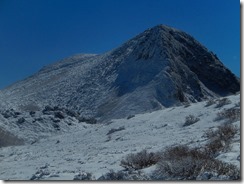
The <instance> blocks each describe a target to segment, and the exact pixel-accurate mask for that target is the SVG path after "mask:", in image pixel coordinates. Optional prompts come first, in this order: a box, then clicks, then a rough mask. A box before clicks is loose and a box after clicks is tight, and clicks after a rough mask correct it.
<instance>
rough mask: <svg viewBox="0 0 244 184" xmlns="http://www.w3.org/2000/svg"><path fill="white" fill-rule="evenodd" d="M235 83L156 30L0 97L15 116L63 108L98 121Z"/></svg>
mask: <svg viewBox="0 0 244 184" xmlns="http://www.w3.org/2000/svg"><path fill="white" fill-rule="evenodd" d="M239 90H240V83H239V80H238V79H237V77H236V76H235V75H234V74H233V73H231V71H230V70H228V69H227V68H226V67H225V66H224V65H223V64H222V63H221V62H220V61H219V59H218V58H217V56H216V55H215V54H213V53H212V52H210V51H208V49H207V48H205V47H204V46H202V45H201V44H200V43H199V42H197V41H196V40H195V39H194V38H193V37H191V36H190V35H188V34H186V33H184V32H182V31H179V30H176V29H174V28H170V27H167V26H164V25H159V26H156V27H153V28H151V29H148V30H146V31H144V32H143V33H141V34H139V35H138V36H136V37H135V38H132V39H131V40H129V41H128V42H126V43H124V44H123V45H122V46H121V47H118V48H116V49H114V50H112V51H109V52H107V53H104V54H100V55H96V54H80V55H75V56H72V57H70V58H67V59H64V60H62V61H60V62H57V63H55V64H52V65H49V66H46V67H44V68H43V69H41V70H40V71H39V72H38V73H36V74H34V75H32V76H30V77H29V78H27V79H25V80H22V81H19V82H17V83H15V84H13V85H11V86H9V87H7V88H5V89H4V90H1V91H0V100H1V104H0V106H1V107H2V108H6V107H8V108H14V109H17V110H19V111H31V110H37V109H41V108H43V107H44V106H46V105H51V106H59V107H66V108H68V109H73V110H76V111H79V112H80V113H81V114H82V115H84V116H92V117H96V118H98V119H101V120H104V119H111V118H123V117H126V116H128V115H131V114H138V113H144V112H151V111H154V110H158V109H162V108H165V107H166V108H167V107H172V106H177V105H180V104H184V103H187V102H198V101H202V100H204V99H207V98H212V97H218V96H225V95H230V94H234V93H236V92H237V91H239Z"/></svg>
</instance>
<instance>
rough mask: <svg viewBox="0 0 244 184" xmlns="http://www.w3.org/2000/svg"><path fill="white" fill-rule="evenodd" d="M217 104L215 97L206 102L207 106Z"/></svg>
mask: <svg viewBox="0 0 244 184" xmlns="http://www.w3.org/2000/svg"><path fill="white" fill-rule="evenodd" d="M213 104H215V100H214V99H209V100H208V101H207V102H206V104H205V107H209V106H211V105H213Z"/></svg>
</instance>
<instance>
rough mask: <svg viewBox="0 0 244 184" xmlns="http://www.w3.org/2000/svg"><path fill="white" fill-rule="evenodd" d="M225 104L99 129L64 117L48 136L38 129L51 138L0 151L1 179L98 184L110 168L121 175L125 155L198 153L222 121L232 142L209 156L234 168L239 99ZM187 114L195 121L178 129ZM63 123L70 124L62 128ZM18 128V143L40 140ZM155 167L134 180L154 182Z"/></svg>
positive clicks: (195, 105)
mask: <svg viewBox="0 0 244 184" xmlns="http://www.w3.org/2000/svg"><path fill="white" fill-rule="evenodd" d="M228 99H229V100H230V101H229V100H221V99H215V100H213V101H210V102H211V103H210V102H209V101H204V102H199V103H193V104H188V105H184V106H179V107H171V108H167V109H163V110H158V111H154V112H151V113H145V114H137V115H135V116H130V117H128V118H125V119H113V120H111V121H108V122H106V123H104V124H88V123H85V122H80V123H78V122H76V121H74V120H73V119H71V118H70V117H69V116H67V117H65V118H64V119H61V121H60V122H59V123H58V124H59V125H60V130H56V131H54V132H52V133H50V127H48V126H43V129H42V132H45V131H46V132H48V133H49V135H52V136H49V137H46V138H39V139H36V141H34V142H32V144H26V145H20V146H10V147H3V148H1V149H0V161H1V167H0V176H1V179H4V180H9V179H11V180H23V179H24V180H29V179H35V180H36V179H38V180H73V179H74V178H77V175H78V176H79V173H83V174H84V173H87V172H90V173H92V175H93V176H94V177H93V179H98V178H100V177H101V176H102V175H105V174H106V173H108V172H110V170H111V169H112V170H114V171H115V172H117V171H119V170H123V167H121V166H120V162H121V160H122V159H124V158H125V157H126V155H128V154H131V153H138V152H140V151H142V150H143V149H146V150H147V151H148V152H155V153H156V152H158V151H162V150H165V149H166V148H168V147H174V146H176V145H187V146H189V147H190V148H203V147H204V146H205V145H206V144H208V142H209V141H210V139H209V138H207V137H206V136H204V135H205V132H207V131H209V130H216V129H217V127H218V126H221V125H224V124H225V123H226V122H228V124H229V125H234V126H236V127H237V132H236V133H235V134H234V137H233V138H230V140H229V142H228V145H229V146H228V147H225V146H224V147H225V148H224V149H220V150H219V151H217V152H216V154H215V156H214V157H215V158H216V159H218V160H222V161H223V162H225V163H231V164H234V165H236V166H237V168H240V95H233V96H229V97H228ZM223 101H224V103H223ZM233 108H234V109H237V111H235V112H236V113H234V116H227V117H225V116H220V115H219V114H221V113H220V112H223V111H226V109H233ZM238 109H239V111H238ZM238 112H239V113H238ZM36 113H37V116H38V117H41V118H45V117H44V116H46V115H42V116H40V115H38V113H41V112H36ZM189 115H193V116H194V117H195V118H199V120H198V121H197V122H195V123H194V124H190V125H187V126H184V124H185V122H186V120H185V118H186V117H187V116H189ZM19 116H22V115H19ZM26 116H27V115H26ZM50 116H51V115H50ZM10 118H11V117H10ZM0 119H1V122H2V120H3V119H4V117H3V115H1V114H0ZM33 119H34V118H33ZM29 120H30V118H29ZM67 123H70V124H71V125H70V126H69V128H68V129H67V127H66V126H67ZM21 126H22V127H23V129H22V131H23V133H22V134H20V135H21V137H22V138H23V137H25V136H27V137H25V138H30V139H31V138H33V137H35V136H36V138H37V137H38V136H40V133H39V132H38V131H36V130H35V131H32V134H28V131H30V129H32V128H33V127H31V126H32V125H31V124H30V123H28V122H24V123H23V124H22V125H21ZM28 127H29V128H28ZM65 127H66V128H65ZM11 129H14V127H11ZM15 129H16V127H15ZM15 131H17V132H20V131H19V130H15ZM28 136H29V137H28ZM226 144H227V142H226ZM157 167H158V166H157V164H156V165H153V166H150V167H146V168H145V169H142V170H141V169H140V170H139V171H141V172H142V173H144V174H140V175H138V170H137V171H135V172H134V175H135V176H137V179H145V178H147V179H150V177H151V179H153V180H155V179H156V178H155V175H153V174H152V173H153V172H154V171H155V169H156V168H157ZM124 172H125V171H124ZM214 172H215V171H212V173H214ZM206 173H207V172H206ZM206 173H205V174H206ZM208 173H211V172H208ZM75 176H76V177H75ZM146 176H147V177H146ZM204 176H205V175H201V176H199V177H198V179H203V180H206V178H204ZM78 178H79V177H78ZM211 178H212V179H213V180H216V179H217V180H221V179H231V177H228V176H224V175H221V176H218V173H217V175H216V176H215V177H214V175H213V176H212V175H211V177H209V178H208V179H211ZM161 179H162V178H161ZM164 179H167V178H164ZM168 179H170V180H171V179H172V178H168ZM175 179H176V178H173V180H175Z"/></svg>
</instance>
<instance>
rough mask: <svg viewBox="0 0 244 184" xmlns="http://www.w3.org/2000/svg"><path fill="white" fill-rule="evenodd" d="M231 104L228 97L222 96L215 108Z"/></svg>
mask: <svg viewBox="0 0 244 184" xmlns="http://www.w3.org/2000/svg"><path fill="white" fill-rule="evenodd" d="M228 104H231V101H230V100H229V99H228V98H222V99H219V100H218V101H217V104H216V106H215V107H216V108H220V107H223V106H224V105H228Z"/></svg>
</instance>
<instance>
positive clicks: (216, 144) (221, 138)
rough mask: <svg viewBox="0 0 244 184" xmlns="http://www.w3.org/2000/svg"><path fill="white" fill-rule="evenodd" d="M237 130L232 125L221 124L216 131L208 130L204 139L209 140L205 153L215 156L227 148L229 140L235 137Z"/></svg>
mask: <svg viewBox="0 0 244 184" xmlns="http://www.w3.org/2000/svg"><path fill="white" fill-rule="evenodd" d="M237 131H238V129H237V127H236V126H234V125H232V124H227V123H225V124H223V125H221V126H219V127H218V128H217V130H212V129H210V130H208V131H207V132H206V133H205V137H207V138H209V143H207V144H206V151H208V152H209V153H211V154H216V153H217V152H219V151H222V150H224V149H226V148H228V146H229V143H230V140H231V139H232V138H233V137H234V136H235V134H236V133H237Z"/></svg>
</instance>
